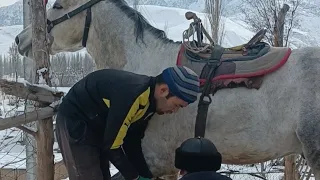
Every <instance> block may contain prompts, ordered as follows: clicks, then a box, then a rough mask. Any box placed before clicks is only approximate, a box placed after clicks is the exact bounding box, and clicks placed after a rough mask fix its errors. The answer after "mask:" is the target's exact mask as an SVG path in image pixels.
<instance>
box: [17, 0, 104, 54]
mask: <svg viewBox="0 0 320 180" xmlns="http://www.w3.org/2000/svg"><path fill="white" fill-rule="evenodd" d="M99 1H100V0H56V2H55V3H54V5H53V6H52V7H51V8H50V9H49V10H48V11H47V19H48V21H47V25H48V27H47V33H48V41H49V51H50V54H52V55H54V54H56V53H59V52H62V51H70V52H73V51H77V50H80V49H82V48H83V39H85V38H86V37H87V35H88V34H87V33H84V32H85V27H86V26H89V24H90V22H91V18H86V17H87V16H88V17H91V11H90V10H91V9H90V7H91V6H93V5H95V4H96V3H98V2H99ZM71 17H72V18H71ZM88 23H89V24H88ZM85 24H87V25H85ZM87 30H89V28H87ZM15 41H16V43H17V45H18V50H19V53H20V54H21V55H23V56H27V57H29V58H32V53H31V52H32V28H31V25H29V26H28V27H26V28H25V29H24V30H23V31H22V32H20V33H19V34H18V35H17V36H16V38H15ZM84 42H86V41H84Z"/></svg>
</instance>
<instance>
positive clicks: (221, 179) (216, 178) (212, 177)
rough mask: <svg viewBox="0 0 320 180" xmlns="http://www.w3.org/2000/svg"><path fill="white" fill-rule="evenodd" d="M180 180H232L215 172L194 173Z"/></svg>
mask: <svg viewBox="0 0 320 180" xmlns="http://www.w3.org/2000/svg"><path fill="white" fill-rule="evenodd" d="M180 180H232V179H231V178H229V177H227V176H224V175H221V174H219V173H217V172H214V171H203V172H194V173H189V174H186V175H184V176H183V177H182V178H181V179H180Z"/></svg>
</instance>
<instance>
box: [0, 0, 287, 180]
mask: <svg viewBox="0 0 320 180" xmlns="http://www.w3.org/2000/svg"><path fill="white" fill-rule="evenodd" d="M0 1H2V0H0ZM8 2H9V1H8ZM139 11H140V12H141V13H142V14H143V15H144V16H145V17H146V18H147V19H148V20H149V22H150V23H151V24H152V25H154V26H155V27H157V28H159V29H162V30H165V32H166V33H167V34H168V37H169V38H172V39H173V40H176V41H181V40H182V39H181V38H182V32H183V31H184V30H185V29H187V28H188V27H189V23H190V22H191V21H188V20H186V19H185V16H184V15H185V12H186V11H188V10H183V9H178V8H167V7H159V6H151V5H148V6H147V5H146V6H140V7H139ZM197 15H198V16H199V17H200V18H201V19H203V20H204V21H205V17H204V14H202V13H198V12H197ZM173 17H174V18H173ZM223 22H225V30H226V32H225V38H224V40H223V43H222V45H223V46H227V47H230V46H236V45H239V44H242V43H245V42H247V41H248V40H249V39H250V38H251V37H252V36H253V35H254V33H252V32H251V31H249V30H247V29H246V27H245V26H244V25H243V24H242V23H241V22H240V21H237V20H230V19H228V18H223ZM207 24H208V21H205V22H204V25H207ZM21 28H22V26H10V27H0V41H1V42H0V54H6V53H7V51H8V49H9V46H10V45H11V44H12V42H13V41H14V37H15V35H16V34H17V33H18V32H20V31H21ZM3 39H5V40H6V41H3ZM4 42H5V43H4ZM83 51H85V50H83ZM68 89H69V88H68V87H63V88H57V90H59V91H64V92H67V91H68ZM14 100H15V99H14V98H11V99H9V96H4V95H1V96H0V109H1V112H2V113H1V117H2V118H5V117H9V116H13V115H15V113H16V112H18V113H19V112H20V113H21V112H23V111H24V104H23V101H21V102H20V104H19V105H18V106H17V107H16V105H14ZM22 140H23V134H22V131H21V130H19V129H17V128H10V129H6V130H3V131H0V167H1V168H12V169H25V168H26V163H25V158H26V152H25V150H24V149H25V148H24V145H21V141H22ZM54 152H55V159H54V160H55V162H58V161H61V159H62V157H61V154H60V153H58V146H57V143H55V144H54ZM265 167H266V170H265V171H264V172H265V173H268V172H275V173H269V174H267V175H266V179H270V180H280V179H282V177H283V173H281V170H282V169H283V167H282V166H273V167H271V165H270V164H267V163H266V164H265ZM259 168H260V166H254V167H249V166H248V167H247V166H232V165H223V167H222V169H221V171H233V172H239V173H257V172H258V171H261V170H259ZM111 171H112V174H115V173H117V170H116V169H115V168H114V167H112V168H111ZM231 178H233V179H235V180H244V179H246V180H251V179H252V180H258V179H261V178H258V177H254V176H252V175H246V174H240V175H231Z"/></svg>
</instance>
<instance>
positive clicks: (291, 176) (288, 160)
mask: <svg viewBox="0 0 320 180" xmlns="http://www.w3.org/2000/svg"><path fill="white" fill-rule="evenodd" d="M284 165H285V170H284V177H285V178H284V179H285V180H299V175H298V174H297V168H296V155H288V156H286V157H285V158H284Z"/></svg>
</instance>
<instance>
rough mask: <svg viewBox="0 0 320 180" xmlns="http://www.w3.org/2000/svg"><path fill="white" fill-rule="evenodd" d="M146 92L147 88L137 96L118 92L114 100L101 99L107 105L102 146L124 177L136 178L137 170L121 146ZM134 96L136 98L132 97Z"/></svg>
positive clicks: (146, 95) (146, 94) (145, 96)
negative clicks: (107, 110)
mask: <svg viewBox="0 0 320 180" xmlns="http://www.w3.org/2000/svg"><path fill="white" fill-rule="evenodd" d="M148 92H149V90H146V91H145V92H143V93H142V94H140V95H139V96H138V97H136V96H137V95H132V94H128V93H127V94H124V93H119V92H118V93H119V94H121V97H120V95H118V97H117V98H115V97H113V98H112V99H114V100H111V101H109V100H108V99H106V98H104V99H103V100H104V102H105V104H106V105H107V106H108V107H109V112H108V117H107V119H106V127H105V134H104V145H105V146H104V148H105V150H106V151H109V152H110V159H111V158H112V159H113V164H117V165H118V166H119V167H117V168H118V169H119V171H120V172H121V170H123V172H121V173H122V174H123V176H125V177H126V179H134V178H137V177H138V172H137V171H136V169H135V168H134V167H133V165H132V164H131V163H130V161H129V160H128V159H127V157H126V156H125V154H124V153H123V151H122V149H121V146H122V144H123V140H124V138H125V137H126V134H127V131H128V128H129V126H130V125H131V123H132V122H133V120H135V119H134V117H135V116H136V113H137V111H138V110H139V107H140V103H141V102H144V100H145V99H146V98H147V97H148V95H149V94H148ZM134 97H136V98H135V99H134ZM130 102H131V103H130ZM112 156H114V157H112ZM120 169H121V170H120ZM124 170H125V171H124Z"/></svg>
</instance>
